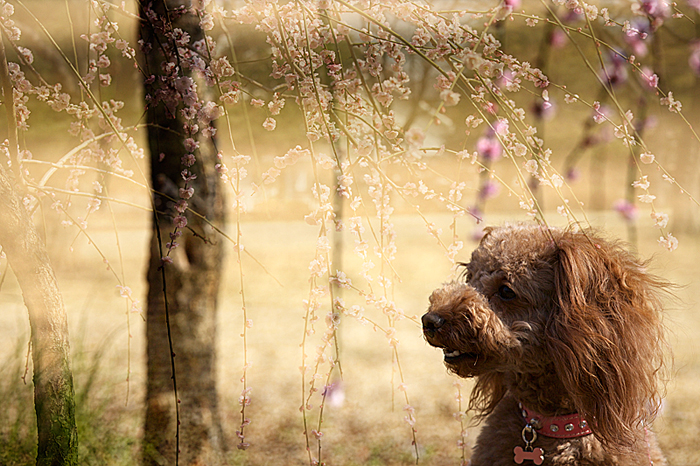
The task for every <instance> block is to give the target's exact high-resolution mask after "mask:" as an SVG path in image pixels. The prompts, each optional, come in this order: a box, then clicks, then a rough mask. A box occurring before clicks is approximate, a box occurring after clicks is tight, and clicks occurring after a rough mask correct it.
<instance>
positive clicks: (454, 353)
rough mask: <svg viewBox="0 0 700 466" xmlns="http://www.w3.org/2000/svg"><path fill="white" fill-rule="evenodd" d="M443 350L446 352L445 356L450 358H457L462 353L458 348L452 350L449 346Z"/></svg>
mask: <svg viewBox="0 0 700 466" xmlns="http://www.w3.org/2000/svg"><path fill="white" fill-rule="evenodd" d="M442 352H443V353H445V356H447V357H448V358H456V357H457V356H459V355H460V354H462V353H460V352H459V351H458V350H454V351H450V350H448V349H447V348H444V349H443V350H442Z"/></svg>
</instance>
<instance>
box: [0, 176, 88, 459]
mask: <svg viewBox="0 0 700 466" xmlns="http://www.w3.org/2000/svg"><path fill="white" fill-rule="evenodd" d="M15 187H16V185H15V183H14V181H13V180H12V177H11V175H10V174H9V173H8V172H7V170H5V169H4V168H3V167H0V218H1V219H2V223H0V246H2V249H3V251H4V252H5V254H6V255H7V260H8V262H9V263H10V266H11V267H12V270H13V272H14V274H15V276H16V277H17V281H18V282H19V286H20V288H21V289H22V296H23V298H24V303H25V305H26V306H27V310H28V311H29V323H30V325H31V346H32V364H33V370H34V378H33V381H34V405H35V410H36V419H37V432H38V449H37V459H36V464H37V465H39V466H59V465H60V466H72V465H77V464H78V429H77V427H76V423H75V394H74V388H73V374H72V372H71V367H70V345H69V342H68V321H67V317H66V313H65V309H64V307H63V299H62V297H61V293H60V290H59V288H58V282H57V281H56V276H55V274H54V271H53V268H52V267H51V261H50V260H49V256H48V254H47V252H46V247H45V245H44V242H43V241H42V240H41V237H40V236H39V234H38V233H37V231H36V228H35V226H34V222H33V221H32V218H31V217H30V216H29V213H28V212H27V209H26V207H25V206H24V203H23V202H22V197H21V196H20V195H19V194H18V192H17V191H16V189H15Z"/></svg>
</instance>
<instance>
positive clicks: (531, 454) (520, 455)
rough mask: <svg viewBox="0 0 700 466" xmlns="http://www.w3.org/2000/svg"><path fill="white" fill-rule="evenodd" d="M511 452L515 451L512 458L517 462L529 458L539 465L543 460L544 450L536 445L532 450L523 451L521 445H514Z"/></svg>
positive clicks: (519, 462)
mask: <svg viewBox="0 0 700 466" xmlns="http://www.w3.org/2000/svg"><path fill="white" fill-rule="evenodd" d="M513 452H514V453H515V458H514V460H515V462H516V463H517V464H523V461H525V460H530V461H534V463H535V464H537V465H540V464H542V462H543V461H544V450H543V449H541V448H540V447H537V448H535V449H534V450H532V451H525V450H523V448H522V447H515V448H514V449H513Z"/></svg>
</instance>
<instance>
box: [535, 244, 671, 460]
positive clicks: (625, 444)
mask: <svg viewBox="0 0 700 466" xmlns="http://www.w3.org/2000/svg"><path fill="white" fill-rule="evenodd" d="M556 243H557V246H558V251H557V258H556V259H557V261H556V265H555V286H556V292H555V298H554V299H555V300H556V302H555V309H554V312H553V313H552V314H551V317H550V320H549V322H548V324H547V327H546V336H547V338H546V340H547V342H546V344H547V350H548V352H549V356H550V357H551V359H552V361H553V362H554V365H555V368H556V371H557V373H558V375H559V377H560V379H561V380H562V382H563V383H564V385H565V390H567V392H568V393H569V395H570V397H571V398H572V400H573V402H574V404H575V406H576V409H577V410H578V411H579V413H580V414H581V415H583V416H584V417H585V418H586V419H587V421H588V423H589V424H590V426H591V428H592V429H593V431H594V432H595V433H596V435H598V436H599V437H600V438H601V440H602V441H603V442H605V443H606V444H608V445H610V446H612V447H616V446H617V447H619V448H629V447H633V444H634V442H635V434H634V432H635V431H637V432H638V428H639V426H640V424H642V423H645V422H647V421H651V419H652V418H653V417H654V415H655V413H656V410H657V408H658V402H659V390H658V385H657V378H658V377H657V376H658V375H659V374H658V373H659V371H660V370H661V369H662V368H663V362H664V357H663V350H664V349H665V342H664V335H663V327H662V325H661V321H660V310H661V307H660V301H659V292H660V291H661V290H662V289H663V288H664V287H665V284H664V282H663V281H661V280H659V279H657V278H656V277H654V276H652V275H650V274H648V273H647V272H646V267H645V264H643V263H641V262H639V261H638V260H636V259H635V258H634V256H632V255H631V254H630V253H628V252H627V251H625V250H624V249H623V248H622V247H620V246H619V245H617V244H612V243H608V242H606V241H603V240H601V239H599V238H597V237H595V236H593V235H592V234H587V233H574V232H566V233H564V234H563V235H562V236H561V237H560V238H557V240H556Z"/></svg>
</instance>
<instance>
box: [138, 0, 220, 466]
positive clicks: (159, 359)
mask: <svg viewBox="0 0 700 466" xmlns="http://www.w3.org/2000/svg"><path fill="white" fill-rule="evenodd" d="M188 8H189V2H182V1H177V0H171V1H156V2H153V3H148V4H146V3H142V4H141V10H140V13H141V23H140V24H141V25H140V38H141V40H142V46H141V48H142V52H143V57H144V59H143V70H144V73H145V99H146V108H147V123H148V147H149V150H150V155H151V159H150V160H151V164H150V167H151V183H152V187H153V190H154V194H153V205H154V211H155V213H154V215H153V236H152V239H151V258H150V261H149V266H148V274H147V278H148V300H147V310H146V315H147V324H146V335H147V358H148V359H147V365H148V377H147V393H146V421H145V422H146V423H145V437H144V440H143V442H144V444H143V461H144V464H146V465H150V464H153V465H156V464H163V462H164V461H165V462H166V463H167V464H173V462H174V461H176V458H177V459H178V460H180V458H179V452H180V451H181V452H182V453H181V454H182V457H181V461H182V464H202V465H204V464H206V465H215V464H218V462H219V461H220V460H221V456H222V452H223V450H224V438H223V431H222V428H221V421H220V417H219V406H218V398H217V391H216V352H215V350H216V305H217V298H218V293H219V283H220V273H221V269H222V260H223V248H222V246H223V244H222V241H221V238H220V237H217V236H216V235H215V234H214V226H215V225H216V226H220V225H221V224H222V222H223V220H224V211H223V207H224V204H223V202H224V198H223V193H222V190H221V187H220V181H219V176H218V174H217V173H216V170H215V168H214V167H215V165H216V162H217V158H216V155H217V154H216V148H215V146H214V140H213V138H214V133H215V128H214V126H213V124H212V121H213V120H214V119H215V118H216V117H217V116H218V115H216V114H215V112H216V111H217V108H216V107H211V106H209V107H208V106H206V104H204V103H203V100H204V99H203V97H204V96H206V95H207V94H208V93H210V90H209V89H208V88H207V83H205V82H203V81H201V79H200V77H201V76H198V74H197V70H196V67H197V61H196V60H195V59H196V58H198V57H199V53H202V52H203V51H202V50H201V49H200V50H199V51H198V52H193V51H191V50H190V49H189V47H190V46H191V45H192V44H199V45H200V46H202V47H206V44H203V42H202V41H201V40H202V39H203V37H204V35H203V31H202V29H201V26H200V22H199V18H198V17H197V16H196V14H194V13H193V12H192V11H190V10H189V9H188ZM200 61H201V59H200ZM195 213H196V214H195ZM176 400H177V401H176ZM178 449H179V451H178Z"/></svg>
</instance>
